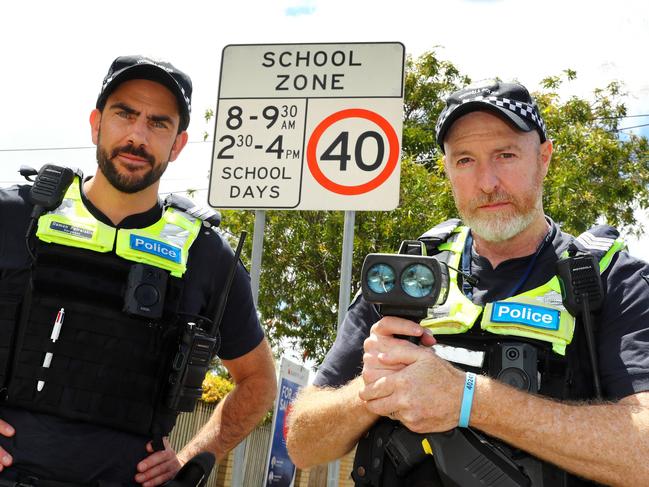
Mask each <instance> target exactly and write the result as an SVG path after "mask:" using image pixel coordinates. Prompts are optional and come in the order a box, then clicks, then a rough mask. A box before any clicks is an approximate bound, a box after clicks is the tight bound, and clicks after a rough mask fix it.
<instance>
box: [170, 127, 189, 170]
mask: <svg viewBox="0 0 649 487" xmlns="http://www.w3.org/2000/svg"><path fill="white" fill-rule="evenodd" d="M188 139H189V135H188V134H187V131H186V130H185V131H182V132H180V133H179V134H178V135H176V140H175V141H174V145H173V146H171V153H170V154H169V162H172V161H175V160H176V158H177V157H178V156H179V155H180V152H181V151H182V150H183V148H184V147H185V146H186V145H187V140H188Z"/></svg>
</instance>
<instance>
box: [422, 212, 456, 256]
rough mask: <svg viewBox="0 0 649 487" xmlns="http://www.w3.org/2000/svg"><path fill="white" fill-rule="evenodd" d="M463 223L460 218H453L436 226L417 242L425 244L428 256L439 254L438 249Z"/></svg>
mask: <svg viewBox="0 0 649 487" xmlns="http://www.w3.org/2000/svg"><path fill="white" fill-rule="evenodd" d="M461 223H462V220H460V219H459V218H451V219H450V220H446V221H445V222H442V223H440V224H439V225H435V226H434V227H433V228H431V229H430V230H428V231H427V232H426V233H424V234H423V235H421V236H420V237H419V238H418V239H417V240H420V241H421V242H423V243H424V245H425V246H426V250H427V252H428V255H434V254H436V253H437V252H438V250H437V247H439V246H440V244H443V243H444V242H446V241H447V240H448V238H449V237H450V236H451V234H452V233H453V230H455V229H456V228H457V227H458V226H459V225H460V224H461Z"/></svg>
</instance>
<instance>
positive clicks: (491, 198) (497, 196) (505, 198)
mask: <svg viewBox="0 0 649 487" xmlns="http://www.w3.org/2000/svg"><path fill="white" fill-rule="evenodd" d="M512 200H513V198H512V197H511V196H510V195H509V194H507V193H505V192H504V191H498V192H496V193H489V194H485V195H482V196H479V197H477V198H473V199H472V200H471V202H470V204H471V207H472V208H478V207H480V206H484V205H493V204H494V203H509V202H511V201H512Z"/></svg>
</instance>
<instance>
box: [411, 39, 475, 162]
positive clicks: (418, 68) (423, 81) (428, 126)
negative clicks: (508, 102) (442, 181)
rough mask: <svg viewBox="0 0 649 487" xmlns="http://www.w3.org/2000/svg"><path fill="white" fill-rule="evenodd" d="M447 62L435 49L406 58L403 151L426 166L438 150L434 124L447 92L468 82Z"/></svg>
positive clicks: (437, 154) (435, 156) (466, 78)
mask: <svg viewBox="0 0 649 487" xmlns="http://www.w3.org/2000/svg"><path fill="white" fill-rule="evenodd" d="M470 81H471V80H470V79H469V78H468V77H467V76H463V75H461V74H460V73H459V71H458V69H457V68H456V67H455V66H454V65H453V64H451V63H450V62H449V61H443V60H439V59H438V58H437V57H436V55H435V52H434V51H430V52H427V53H425V54H423V55H422V56H421V57H419V58H417V59H415V60H413V59H412V57H411V56H408V57H407V58H406V75H405V83H404V86H405V93H406V96H405V101H404V104H403V111H404V119H403V153H404V154H405V155H408V156H410V157H413V158H414V159H415V160H417V161H420V162H426V163H427V164H426V165H427V166H428V167H429V168H432V167H433V166H434V160H435V159H436V158H437V157H438V156H439V154H440V151H439V149H438V148H437V143H436V142H435V123H436V122H437V117H438V116H439V114H440V112H441V111H442V109H443V108H444V103H445V99H446V96H447V95H450V94H451V93H452V92H454V91H456V90H458V89H459V88H460V87H462V86H464V85H466V84H468V83H470Z"/></svg>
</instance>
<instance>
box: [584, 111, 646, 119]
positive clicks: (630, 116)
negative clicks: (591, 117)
mask: <svg viewBox="0 0 649 487" xmlns="http://www.w3.org/2000/svg"><path fill="white" fill-rule="evenodd" d="M639 117H649V113H644V114H640V115H613V116H611V117H596V118H595V120H612V119H620V118H639Z"/></svg>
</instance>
